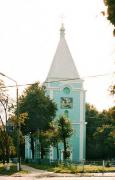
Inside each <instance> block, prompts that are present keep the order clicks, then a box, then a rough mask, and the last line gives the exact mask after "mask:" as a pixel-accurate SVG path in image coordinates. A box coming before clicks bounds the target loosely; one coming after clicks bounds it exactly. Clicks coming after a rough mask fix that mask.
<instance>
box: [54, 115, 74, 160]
mask: <svg viewBox="0 0 115 180" xmlns="http://www.w3.org/2000/svg"><path fill="white" fill-rule="evenodd" d="M57 123H58V131H59V137H60V139H61V141H62V142H63V147H64V154H63V157H64V160H65V159H67V158H69V156H70V152H69V151H68V149H69V144H68V141H67V140H68V138H69V137H71V136H72V134H73V129H72V126H71V123H70V121H69V119H67V117H65V116H61V117H60V118H59V119H58V122H57Z"/></svg>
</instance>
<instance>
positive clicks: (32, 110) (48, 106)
mask: <svg viewBox="0 0 115 180" xmlns="http://www.w3.org/2000/svg"><path fill="white" fill-rule="evenodd" d="M22 112H27V113H28V119H27V121H26V122H25V123H26V124H25V126H24V128H23V130H24V131H25V130H26V131H25V133H28V132H35V131H36V130H38V129H39V130H43V129H44V130H45V129H46V128H47V127H48V124H49V122H50V121H52V119H53V118H54V117H55V112H56V105H55V103H54V102H53V101H52V100H51V99H50V98H49V97H48V96H46V95H45V91H44V89H43V88H42V87H41V86H40V84H39V83H35V84H33V85H31V86H29V87H28V88H27V89H26V90H25V91H24V93H23V94H22V96H21V97H20V98H19V113H22Z"/></svg>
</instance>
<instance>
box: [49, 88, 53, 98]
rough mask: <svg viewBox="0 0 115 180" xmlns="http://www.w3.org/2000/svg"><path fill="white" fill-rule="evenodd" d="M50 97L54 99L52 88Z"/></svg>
mask: <svg viewBox="0 0 115 180" xmlns="http://www.w3.org/2000/svg"><path fill="white" fill-rule="evenodd" d="M50 99H53V90H52V89H51V90H50Z"/></svg>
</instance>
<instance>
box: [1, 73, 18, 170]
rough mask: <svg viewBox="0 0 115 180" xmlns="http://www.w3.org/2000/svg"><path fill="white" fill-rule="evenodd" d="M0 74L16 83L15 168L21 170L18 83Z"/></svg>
mask: <svg viewBox="0 0 115 180" xmlns="http://www.w3.org/2000/svg"><path fill="white" fill-rule="evenodd" d="M0 75H1V76H4V77H6V78H8V79H10V80H11V81H13V82H14V83H15V85H16V107H17V113H16V116H17V159H18V162H17V170H18V171H19V170H21V161H20V122H19V108H18V84H17V81H16V80H14V79H13V78H11V77H9V76H7V75H5V74H3V73H1V72H0Z"/></svg>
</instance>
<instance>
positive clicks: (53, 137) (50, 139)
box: [43, 120, 61, 161]
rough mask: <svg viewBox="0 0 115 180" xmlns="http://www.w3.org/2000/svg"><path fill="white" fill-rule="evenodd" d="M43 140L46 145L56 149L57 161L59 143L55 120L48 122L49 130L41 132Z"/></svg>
mask: <svg viewBox="0 0 115 180" xmlns="http://www.w3.org/2000/svg"><path fill="white" fill-rule="evenodd" d="M43 135H44V139H45V141H46V144H47V145H49V146H50V145H51V146H53V147H55V148H56V149H57V161H58V160H59V147H58V144H59V142H60V141H61V139H60V135H59V128H58V123H57V121H56V120H54V121H52V122H50V124H49V129H48V130H47V131H45V132H43Z"/></svg>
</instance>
